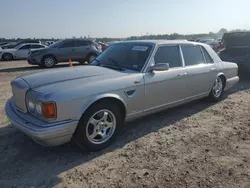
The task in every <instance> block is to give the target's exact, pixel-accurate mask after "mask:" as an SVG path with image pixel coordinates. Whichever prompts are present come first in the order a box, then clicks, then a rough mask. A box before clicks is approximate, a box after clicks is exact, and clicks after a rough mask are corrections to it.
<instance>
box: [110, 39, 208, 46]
mask: <svg viewBox="0 0 250 188" xmlns="http://www.w3.org/2000/svg"><path fill="white" fill-rule="evenodd" d="M131 42H133V43H148V44H150V43H151V44H155V45H164V44H193V45H195V44H199V45H202V46H204V45H207V44H204V43H199V42H192V41H187V40H129V41H121V42H117V43H131ZM114 44H116V43H114Z"/></svg>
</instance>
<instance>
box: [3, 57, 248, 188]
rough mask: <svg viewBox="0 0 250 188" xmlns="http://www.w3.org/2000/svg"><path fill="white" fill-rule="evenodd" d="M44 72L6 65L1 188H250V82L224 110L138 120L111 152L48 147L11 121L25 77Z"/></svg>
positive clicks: (200, 108)
mask: <svg viewBox="0 0 250 188" xmlns="http://www.w3.org/2000/svg"><path fill="white" fill-rule="evenodd" d="M33 71H40V70H39V69H38V68H33V67H30V66H29V65H27V63H26V62H24V61H16V62H0V78H1V79H0V86H1V87H0V92H1V95H0V112H1V114H0V124H1V125H0V187H1V188H5V187H39V188H40V187H84V188H87V187H171V188H174V187H216V188H218V187H223V188H224V187H225V188H231V187H250V134H249V133H250V116H249V112H250V105H249V104H250V89H249V88H250V83H249V84H248V83H247V82H241V83H240V84H238V85H237V86H236V87H235V88H233V89H231V90H230V92H228V95H227V96H226V97H225V99H224V100H223V101H221V102H219V103H217V104H211V103H208V102H205V101H197V102H193V103H190V104H187V105H184V106H180V107H178V108H174V109H170V110H167V111H164V112H161V113H157V114H154V115H151V116H148V117H147V118H143V119H141V120H137V121H136V122H133V123H130V124H127V125H126V126H125V127H124V131H123V134H122V135H121V136H120V138H119V139H118V140H117V142H116V143H115V144H113V145H112V146H110V147H108V148H107V149H105V150H103V151H101V152H97V153H88V152H83V151H81V150H79V149H78V147H77V146H76V145H75V144H74V143H69V144H66V145H63V146H60V147H55V148H43V147H41V146H39V145H37V144H35V143H34V142H33V141H32V140H31V139H29V138H28V137H26V136H25V135H24V134H22V133H21V132H19V131H17V130H16V129H15V128H13V127H12V126H11V125H8V121H7V119H6V118H5V115H4V104H5V102H6V100H7V99H8V98H9V97H10V95H11V90H10V87H9V82H10V80H12V79H13V78H14V77H16V76H17V75H20V74H23V73H26V72H33Z"/></svg>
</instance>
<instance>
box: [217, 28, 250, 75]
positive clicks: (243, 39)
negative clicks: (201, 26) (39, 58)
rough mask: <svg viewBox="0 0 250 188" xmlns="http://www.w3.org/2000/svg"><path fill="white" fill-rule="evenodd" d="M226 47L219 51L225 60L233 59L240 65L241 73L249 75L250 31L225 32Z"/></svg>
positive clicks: (224, 41) (224, 42)
mask: <svg viewBox="0 0 250 188" xmlns="http://www.w3.org/2000/svg"><path fill="white" fill-rule="evenodd" d="M222 39H223V40H222V41H223V44H224V47H225V48H224V49H222V50H220V51H219V52H218V54H219V56H220V58H221V59H222V60H223V61H233V62H235V63H237V64H238V66H239V75H240V76H242V77H249V75H250V74H249V73H250V32H232V33H225V34H224V36H223V38H222Z"/></svg>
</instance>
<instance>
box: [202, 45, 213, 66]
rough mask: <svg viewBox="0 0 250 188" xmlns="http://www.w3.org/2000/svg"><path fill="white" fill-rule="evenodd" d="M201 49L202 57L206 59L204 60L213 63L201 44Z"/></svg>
mask: <svg viewBox="0 0 250 188" xmlns="http://www.w3.org/2000/svg"><path fill="white" fill-rule="evenodd" d="M201 49H202V51H203V54H204V57H205V59H206V62H207V63H213V59H212V58H211V56H210V55H209V53H208V52H207V50H206V49H205V48H204V47H203V46H201Z"/></svg>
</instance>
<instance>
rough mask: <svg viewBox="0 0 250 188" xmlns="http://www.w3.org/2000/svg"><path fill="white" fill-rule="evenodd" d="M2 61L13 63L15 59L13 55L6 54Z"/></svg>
mask: <svg viewBox="0 0 250 188" xmlns="http://www.w3.org/2000/svg"><path fill="white" fill-rule="evenodd" d="M2 59H3V60H4V61H12V60H13V59H14V58H13V55H12V54H10V53H4V54H3V56H2Z"/></svg>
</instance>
